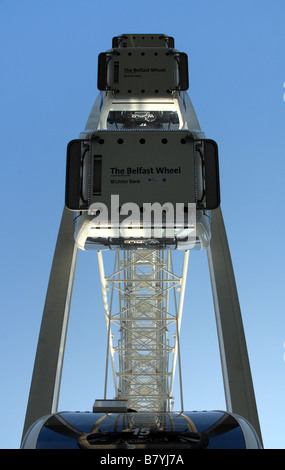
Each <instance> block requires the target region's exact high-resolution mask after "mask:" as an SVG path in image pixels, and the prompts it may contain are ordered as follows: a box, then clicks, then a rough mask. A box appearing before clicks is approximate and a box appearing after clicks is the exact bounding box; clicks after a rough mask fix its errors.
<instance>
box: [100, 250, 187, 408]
mask: <svg viewBox="0 0 285 470" xmlns="http://www.w3.org/2000/svg"><path fill="white" fill-rule="evenodd" d="M182 258H183V264H182V273H181V274H180V275H178V274H176V273H174V272H173V266H172V254H171V252H170V251H166V250H153V251H152V250H144V249H136V250H126V251H117V252H116V254H115V266H114V272H113V273H112V274H110V275H106V274H105V271H104V263H103V254H102V252H101V251H99V252H98V263H99V270H100V278H101V287H102V295H103V303H104V309H105V316H106V323H107V332H108V350H109V353H110V356H109V357H110V360H111V366H112V371H113V379H114V387H115V391H116V397H117V398H120V399H126V400H128V407H129V408H131V409H135V410H137V411H154V410H156V411H166V410H168V411H169V410H170V409H171V402H172V390H173V383H174V374H175V367H176V362H177V356H178V357H179V331H180V325H181V316H182V310H183V300H184V292H185V284H186V275H187V274H186V273H187V266H188V259H189V251H185V252H184V253H183V255H182ZM114 343H115V344H114ZM107 361H108V358H107ZM107 370H108V365H107V367H106V373H107ZM105 383H107V377H106V381H105ZM105 398H106V386H105Z"/></svg>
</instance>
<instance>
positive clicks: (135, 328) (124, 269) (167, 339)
mask: <svg viewBox="0 0 285 470" xmlns="http://www.w3.org/2000/svg"><path fill="white" fill-rule="evenodd" d="M117 46H118V44H117ZM127 46H128V44H127ZM148 46H149V45H148ZM124 47H125V51H126V54H127V53H128V55H129V56H130V55H131V53H130V52H127V51H128V49H127V48H126V46H124ZM158 53H159V52H157V50H155V54H156V56H157V55H158ZM141 55H142V54H141ZM182 57H183V56H181V63H182ZM103 59H104V60H105V57H104V58H103ZM109 59H110V58H109ZM109 59H108V60H109ZM108 60H107V61H105V62H106V63H108ZM167 60H168V59H167ZM183 60H184V61H185V58H183ZM117 64H118V62H117V61H116V62H115V65H114V71H117V68H118V65H117ZM166 65H167V64H166ZM161 70H162V69H161ZM116 73H117V72H116ZM115 78H116V77H115ZM116 79H117V78H116ZM158 91H159V90H155V92H156V93H158ZM127 92H128V93H129V92H130V90H127ZM187 99H188V100H189V98H187ZM188 103H190V100H189V101H188ZM152 106H154V105H153V104H152ZM157 106H158V105H157ZM189 107H190V118H189V120H188V129H191V128H193V129H196V131H197V129H199V124H198V122H197V119H196V116H195V113H194V110H193V108H192V105H191V103H190V104H189ZM156 109H158V108H156ZM124 112H125V111H124ZM127 112H128V111H127ZM171 112H172V111H171ZM142 118H143V119H145V120H146V122H147V123H148V124H149V121H150V119H151V118H152V119H153V114H152V115H151V114H150V111H148V110H147V111H144V114H143V113H142V111H141V110H140V113H137V114H136V113H134V115H133V117H132V119H133V120H136V121H138V119H142ZM100 119H101V117H100ZM94 122H96V123H97V124H96V125H98V119H97V120H96V116H95V114H94V109H93V110H92V111H91V114H90V117H89V120H88V123H87V126H86V128H87V129H91V130H92V129H93V130H96V129H98V127H94ZM191 124H192V126H191ZM74 231H75V228H74V217H73V212H72V211H71V210H69V209H67V207H64V209H63V214H62V220H61V224H60V228H59V233H58V239H57V243H56V248H55V253H54V259H53V263H52V268H51V273H50V279H49V284H48V290H47V295H46V301H45V306H44V312H43V317H42V324H41V329H40V334H39V341H38V347H37V352H36V358H35V364H34V371H33V377H32V383H31V388H30V395H29V401H28V406H27V413H26V420H25V425H24V433H23V435H25V433H26V431H27V430H28V429H29V428H30V426H31V425H32V424H33V423H34V422H35V421H36V420H37V419H39V418H41V417H42V416H45V415H48V414H51V413H55V412H56V411H57V408H58V400H59V392H60V382H61V375H62V367H63V359H64V351H65V342H66V336H67V329H68V318H69V310H70V304H71V298H72V288H73V281H74V275H75V271H76V262H77V256H78V245H77V244H76V243H75V237H74ZM206 249H207V256H208V264H209V272H210V278H211V285H212V294H213V300H214V310H215V316H216V324H217V331H218V340H219V347H220V357H221V364H222V372H223V380H224V390H225V398H226V405H227V411H229V412H233V413H235V414H238V415H240V416H242V417H243V418H245V419H247V420H248V421H249V422H250V423H251V424H252V426H253V427H254V429H255V430H256V432H257V434H258V435H259V437H260V439H261V432H260V426H259V419H258V413H257V407H256V402H255V394H254V389H253V383H252V377H251V371H250V365H249V360H248V353H247V347H246V341H245V335H244V329H243V323H242V316H241V311H240V305H239V300H238V294H237V288H236V283H235V277H234V272H233V267H232V262H231V256H230V250H229V246H228V240H227V236H226V231H225V227H224V221H223V216H222V210H221V208H220V207H218V208H215V209H213V210H212V211H211V241H210V243H209V245H208V247H207V248H206ZM180 255H181V256H182V259H183V261H182V263H181V272H180V273H179V274H177V273H176V272H175V270H174V268H173V265H172V255H171V251H170V250H167V249H159V250H150V249H143V248H136V249H131V250H128V249H124V250H120V249H119V250H115V255H114V268H113V271H112V273H105V269H104V259H103V258H104V251H101V250H98V264H99V272H100V282H101V288H102V297H103V308H104V312H105V317H106V325H107V341H108V351H109V354H108V355H107V364H106V369H108V361H109V360H110V362H111V370H112V373H113V379H114V389H115V398H116V399H123V400H127V402H128V407H129V408H130V409H136V410H138V411H140V410H141V411H153V410H155V411H157V410H158V411H169V410H171V409H172V389H173V380H174V374H175V370H176V364H177V363H178V370H179V369H180V360H179V356H180V344H179V333H180V325H181V317H182V311H183V300H184V296H185V294H187V288H186V276H187V267H188V257H189V250H187V249H186V250H184V251H183V250H182V251H181V252H180ZM172 293H174V296H173V297H172ZM115 295H117V302H116V303H115V302H114V297H115ZM179 372H180V370H179ZM104 398H107V391H106V387H105V397H104ZM181 402H182V400H181ZM182 407H183V403H182Z"/></svg>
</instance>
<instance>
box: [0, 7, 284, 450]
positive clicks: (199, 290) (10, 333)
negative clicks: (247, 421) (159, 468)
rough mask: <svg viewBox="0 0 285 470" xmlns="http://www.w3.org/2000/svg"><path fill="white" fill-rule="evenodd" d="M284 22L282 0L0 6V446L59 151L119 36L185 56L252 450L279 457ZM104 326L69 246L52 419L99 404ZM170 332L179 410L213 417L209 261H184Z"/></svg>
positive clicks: (93, 262) (18, 380) (19, 423)
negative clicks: (65, 327) (250, 395)
mask: <svg viewBox="0 0 285 470" xmlns="http://www.w3.org/2000/svg"><path fill="white" fill-rule="evenodd" d="M284 20H285V3H284V1H283V0H239V1H238V2H236V1H233V0H199V1H192V0H185V1H184V0H182V1H179V0H178V1H176V2H173V1H168V0H164V1H160V0H157V1H151V0H145V1H144V2H134V1H133V0H132V1H129V0H127V1H123V2H118V1H114V0H109V2H106V3H104V2H99V1H98V2H97V1H94V0H80V1H79V0H77V1H75V0H48V1H47V0H46V1H44V0H25V1H20V0H0V51H1V52H0V60H1V62H0V64H1V73H0V123H1V125H0V133H1V172H0V179H1V183H0V188H1V200H2V211H1V213H2V219H1V220H2V223H1V231H0V237H1V264H0V266H1V274H0V282H1V295H0V314H1V328H0V347H1V378H2V381H1V391H0V397H1V400H0V403H1V405H0V414H1V418H0V419H1V434H0V448H18V447H19V445H20V439H21V433H22V428H23V423H24V417H25V411H26V405H27V399H28V393H29V387H30V381H31V375H32V370H33V363H34V356H35V351H36V345H37V340H38V333H39V328H40V322H41V316H42V311H43V306H44V301H45V294H46V288H47V283H48V277H49V272H50V267H51V262H52V257H53V252H54V247H55V242H56V237H57V233H58V228H59V223H60V218H61V213H62V209H63V204H64V186H65V158H66V157H65V155H66V145H67V143H68V142H69V141H70V140H71V139H73V138H77V136H78V134H79V133H80V131H81V130H83V129H84V127H85V123H86V121H87V118H88V115H89V112H90V109H91V107H92V104H93V102H94V100H95V98H96V96H97V89H96V83H97V56H98V54H99V53H100V52H102V51H106V50H107V49H109V48H110V47H111V40H112V37H113V36H117V35H119V34H122V33H163V34H168V35H171V36H174V38H175V44H176V47H177V49H179V50H180V51H183V52H186V53H187V54H188V59H189V70H190V74H189V75H190V88H189V95H190V98H191V100H192V102H193V104H194V107H195V110H196V112H197V115H198V119H199V121H200V125H201V128H202V129H203V130H204V131H205V132H206V134H207V136H208V137H209V138H212V139H214V140H216V141H217V142H218V145H219V151H220V176H221V196H222V211H223V215H224V219H225V224H226V229H227V234H228V238H229V243H230V249H231V254H232V259H233V265H234V270H235V275H236V281H237V287H238V292H239V298H240V304H241V308H242V314H243V321H244V327H245V333H246V339H247V344H248V351H249V357H250V362H251V368H252V375H253V381H254V386H255V392H256V400H257V405H258V411H259V417H260V423H261V428H262V434H263V440H264V445H265V447H266V448H283V449H284V448H285V434H284V419H285V403H284V391H285V362H284V354H285V347H284V345H285V311H284V310H285V309H284V288H285V284H284V243H283V239H284V229H285V227H284V215H283V211H284V207H283V204H284V170H285V163H284V161H285V155H284V124H285V101H284V93H285V88H284V83H285V60H284V59H285V57H284V43H285V32H284ZM105 332H106V327H105V319H104V312H103V307H102V303H101V293H100V286H99V277H98V268H97V259H96V255H95V253H94V254H87V253H80V256H79V260H78V268H77V274H76V279H75V287H74V297H73V303H72V309H71V316H70V328H69V334H68V342H67V348H66V359H65V365H64V373H63V382H62V393H61V399H60V409H61V410H82V411H85V410H91V409H92V404H93V401H94V399H95V398H101V397H102V395H103V382H104V357H105V344H106V343H105V338H106V334H105ZM181 335H182V337H181V341H182V343H183V344H182V367H183V389H184V405H185V409H189V410H201V409H203V410H205V409H209V410H211V409H225V403H224V393H223V384H222V377H221V367H220V358H219V351H218V343H217V335H216V326H215V320H214V310H213V302H212V294H211V289H210V282H209V274H208V269H207V259H206V253H205V252H198V253H193V254H191V256H190V267H189V276H188V290H187V296H186V300H185V309H184V316H183V320H182V333H181ZM190 357H191V360H189V358H190ZM87 359H88V360H89V362H88V361H87ZM110 394H111V397H112V393H111V391H110ZM175 403H176V409H178V408H179V392H178V389H177V392H176V402H175Z"/></svg>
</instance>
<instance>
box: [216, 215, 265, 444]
mask: <svg viewBox="0 0 285 470" xmlns="http://www.w3.org/2000/svg"><path fill="white" fill-rule="evenodd" d="M211 231H212V236H211V243H210V247H209V248H208V249H207V254H208V262H209V270H210V277H211V283H212V292H213V299H214V306H215V315H216V323H217V331H218V339H219V347H220V355H221V364H222V372H223V380H224V388H225V398H226V406H227V410H228V411H230V412H233V413H237V414H239V415H240V416H242V417H243V418H245V419H247V420H248V421H249V422H250V423H251V424H252V426H253V427H254V428H255V430H256V432H257V433H258V435H259V437H260V439H261V432H260V426H259V419H258V413H257V407H256V402H255V394H254V389H253V383H252V376H251V370H250V364H249V359H248V353H247V346H246V340H245V335H244V329H243V322H242V316H241V311H240V305H239V300H238V294H237V289H236V283H235V277H234V272H233V267H232V261H231V255H230V251H229V247H228V240H227V235H226V231H225V227H224V222H223V216H222V211H221V209H220V208H219V209H216V210H215V211H213V212H212V230H211Z"/></svg>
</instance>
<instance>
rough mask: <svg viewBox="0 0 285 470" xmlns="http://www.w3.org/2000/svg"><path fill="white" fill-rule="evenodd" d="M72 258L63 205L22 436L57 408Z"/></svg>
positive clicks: (69, 221)
mask: <svg viewBox="0 0 285 470" xmlns="http://www.w3.org/2000/svg"><path fill="white" fill-rule="evenodd" d="M76 261H77V247H76V245H75V243H74V224H73V213H72V212H70V211H68V210H67V209H66V208H64V210H63V215H62V219H61V225H60V229H59V233H58V238H57V244H56V248H55V253H54V258H53V264H52V268H51V273H50V279H49V284H48V290H47V295H46V301H45V306H44V312H43V317H42V323H41V329H40V334H39V340H38V347H37V352H36V358H35V364H34V371H33V377H32V383H31V388H30V395H29V401H28V406H27V412H26V419H25V424H24V431H23V436H24V435H25V433H26V431H27V430H28V428H29V427H30V426H31V425H32V424H33V423H34V422H35V421H36V420H37V419H39V418H40V417H42V416H45V415H47V414H50V413H54V412H56V411H57V406H58V399H59V390H60V382H61V374H62V366H63V357H64V351H65V342H66V334H67V327H68V318H69V310H70V303H71V296H72V288H73V280H74V274H75V268H76Z"/></svg>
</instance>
